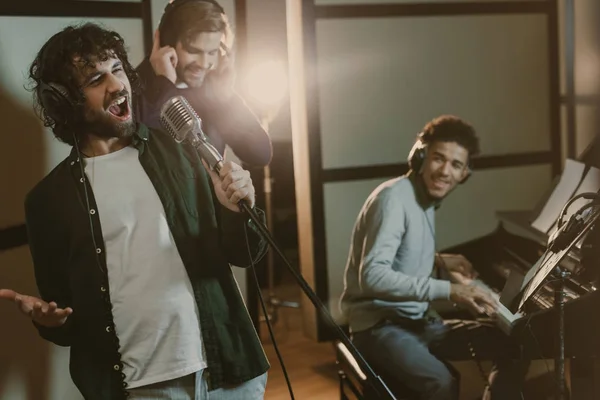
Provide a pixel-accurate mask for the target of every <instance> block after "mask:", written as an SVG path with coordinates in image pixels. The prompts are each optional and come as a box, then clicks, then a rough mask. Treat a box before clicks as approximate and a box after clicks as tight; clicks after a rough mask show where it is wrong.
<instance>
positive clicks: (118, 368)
mask: <svg viewBox="0 0 600 400" xmlns="http://www.w3.org/2000/svg"><path fill="white" fill-rule="evenodd" d="M113 369H114V370H115V371H118V370H120V369H121V367H119V365H118V364H115V365H113Z"/></svg>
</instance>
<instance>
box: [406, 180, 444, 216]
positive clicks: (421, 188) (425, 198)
mask: <svg viewBox="0 0 600 400" xmlns="http://www.w3.org/2000/svg"><path fill="white" fill-rule="evenodd" d="M407 176H408V180H409V181H410V183H411V184H412V185H413V188H414V190H415V196H416V197H417V202H418V203H419V205H420V206H421V207H422V208H423V209H424V210H426V209H428V208H429V207H435V209H436V210H437V209H438V208H440V206H441V205H442V200H438V199H432V198H431V196H429V194H428V193H427V189H425V183H424V182H423V178H422V176H421V175H419V174H416V173H415V172H413V171H409V172H408V174H407Z"/></svg>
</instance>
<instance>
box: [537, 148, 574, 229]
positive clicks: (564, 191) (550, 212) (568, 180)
mask: <svg viewBox="0 0 600 400" xmlns="http://www.w3.org/2000/svg"><path fill="white" fill-rule="evenodd" d="M584 168H585V165H584V164H583V163H580V162H579V161H576V160H571V159H567V161H566V163H565V168H564V169H563V173H562V175H561V176H560V179H559V182H558V184H557V185H556V187H555V188H554V190H553V191H552V194H551V195H550V197H549V198H548V201H546V204H545V205H544V207H543V208H542V211H541V212H540V214H539V215H538V217H537V218H536V219H535V220H534V221H533V222H532V223H531V226H532V227H533V228H535V229H537V230H538V231H540V232H544V233H547V232H548V231H549V230H550V228H552V226H553V225H554V223H555V222H556V219H557V218H558V215H559V214H560V211H561V210H562V208H563V206H564V205H565V204H566V203H567V201H569V199H570V198H571V197H573V193H574V192H575V190H576V189H577V185H579V182H580V181H581V176H582V175H583V170H584Z"/></svg>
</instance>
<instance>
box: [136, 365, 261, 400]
mask: <svg viewBox="0 0 600 400" xmlns="http://www.w3.org/2000/svg"><path fill="white" fill-rule="evenodd" d="M266 386H267V373H264V374H263V375H260V376H258V377H256V378H254V379H251V380H249V381H246V382H244V383H242V384H240V385H237V386H232V387H223V388H220V389H215V390H212V391H210V392H209V391H208V381H207V379H206V373H205V372H204V370H202V371H198V372H196V373H195V374H191V375H187V376H184V377H182V378H177V379H173V380H170V381H165V382H158V383H154V384H152V385H148V386H142V387H139V388H135V389H129V394H130V396H129V399H135V400H163V399H164V400H261V399H263V398H264V395H265V388H266Z"/></svg>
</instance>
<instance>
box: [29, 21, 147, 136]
mask: <svg viewBox="0 0 600 400" xmlns="http://www.w3.org/2000/svg"><path fill="white" fill-rule="evenodd" d="M75 57H78V58H80V60H81V61H78V62H77V63H75V62H74V58H75ZM110 57H116V58H118V59H119V60H120V61H121V63H122V64H123V69H124V70H125V74H126V75H127V78H128V79H129V82H130V84H131V89H132V92H133V93H132V97H134V96H133V94H134V93H136V92H137V90H138V87H139V79H138V75H137V72H136V71H135V69H134V68H133V67H132V66H131V64H130V63H129V60H128V58H127V51H126V49H125V41H124V40H123V38H122V37H121V35H119V34H118V33H117V32H114V31H111V30H108V29H105V28H103V27H101V26H100V25H97V24H94V23H85V24H82V25H71V26H68V27H66V28H64V29H63V30H62V31H60V32H58V33H56V34H55V35H53V36H52V37H51V38H50V39H48V41H47V42H46V43H45V44H44V45H43V46H42V48H41V49H40V51H39V52H38V54H37V56H36V57H35V60H34V61H33V63H32V64H31V66H30V68H29V79H30V81H31V86H30V88H29V90H30V91H32V92H33V100H34V109H35V111H36V114H37V115H38V116H39V118H40V119H41V120H42V121H43V123H44V126H46V127H50V128H51V129H52V131H53V132H54V136H56V138H57V139H59V140H60V141H62V142H64V143H67V144H69V145H71V146H73V145H74V144H75V143H74V135H77V134H80V132H78V124H80V123H81V120H82V117H83V104H84V102H85V99H84V96H83V91H82V89H81V87H80V85H79V83H78V82H77V72H78V70H80V69H81V68H84V67H88V66H93V65H94V64H95V63H97V62H98V61H106V60H107V59H108V58H110ZM42 83H45V84H50V83H53V84H58V85H61V86H62V87H64V88H65V89H66V91H67V92H68V95H69V99H70V101H71V102H72V103H73V104H74V108H75V110H72V111H71V110H65V112H66V113H68V114H69V115H70V116H71V118H68V119H67V120H66V121H68V122H65V121H56V120H55V119H53V118H52V117H51V115H52V112H50V111H49V110H48V109H47V108H48V107H47V105H46V106H45V105H44V104H43V101H42V97H41V95H40V94H41V87H42V86H43V85H42Z"/></svg>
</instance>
